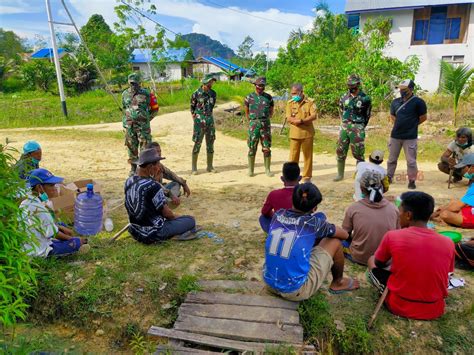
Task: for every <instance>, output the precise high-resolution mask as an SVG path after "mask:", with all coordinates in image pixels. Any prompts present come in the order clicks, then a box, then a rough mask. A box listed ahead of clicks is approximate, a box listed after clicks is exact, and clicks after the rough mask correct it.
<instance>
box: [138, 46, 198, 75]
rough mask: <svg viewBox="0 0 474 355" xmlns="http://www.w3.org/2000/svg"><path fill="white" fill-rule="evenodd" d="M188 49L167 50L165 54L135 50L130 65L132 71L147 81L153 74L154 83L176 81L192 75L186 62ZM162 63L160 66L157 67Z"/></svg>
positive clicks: (189, 65) (147, 50)
mask: <svg viewBox="0 0 474 355" xmlns="http://www.w3.org/2000/svg"><path fill="white" fill-rule="evenodd" d="M188 50H189V49H188V48H179V49H169V50H167V51H166V52H165V53H156V54H153V52H152V51H151V50H149V49H141V48H138V49H135V50H134V51H133V52H132V58H131V59H130V63H131V64H132V69H133V70H134V71H137V72H140V74H141V76H142V78H143V79H145V80H148V79H150V78H151V76H152V73H153V79H155V80H156V81H176V80H181V79H182V78H186V77H188V76H190V75H191V74H192V68H191V64H190V63H188V62H187V61H186V56H187V54H188ZM158 62H162V65H158Z"/></svg>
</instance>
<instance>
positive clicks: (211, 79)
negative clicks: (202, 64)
mask: <svg viewBox="0 0 474 355" xmlns="http://www.w3.org/2000/svg"><path fill="white" fill-rule="evenodd" d="M213 80H214V81H217V79H216V78H214V77H213V76H212V75H206V76H205V77H204V78H202V80H201V82H202V83H203V84H209V83H210V82H211V81H213Z"/></svg>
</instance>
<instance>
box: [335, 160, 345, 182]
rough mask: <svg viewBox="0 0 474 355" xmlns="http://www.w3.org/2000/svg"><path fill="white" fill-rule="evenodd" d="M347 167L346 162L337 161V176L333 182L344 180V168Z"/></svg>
mask: <svg viewBox="0 0 474 355" xmlns="http://www.w3.org/2000/svg"><path fill="white" fill-rule="evenodd" d="M345 167H346V161H345V160H338V161H337V176H336V178H335V179H334V180H333V181H341V180H342V179H344V168H345Z"/></svg>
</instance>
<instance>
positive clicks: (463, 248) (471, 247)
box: [454, 239, 474, 269]
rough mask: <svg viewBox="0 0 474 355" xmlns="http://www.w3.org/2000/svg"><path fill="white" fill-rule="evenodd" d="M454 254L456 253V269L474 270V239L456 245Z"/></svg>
mask: <svg viewBox="0 0 474 355" xmlns="http://www.w3.org/2000/svg"><path fill="white" fill-rule="evenodd" d="M454 252H455V253H456V261H457V263H456V267H460V268H462V269H474V239H471V240H469V241H467V242H464V243H463V242H459V243H456V245H455V246H454Z"/></svg>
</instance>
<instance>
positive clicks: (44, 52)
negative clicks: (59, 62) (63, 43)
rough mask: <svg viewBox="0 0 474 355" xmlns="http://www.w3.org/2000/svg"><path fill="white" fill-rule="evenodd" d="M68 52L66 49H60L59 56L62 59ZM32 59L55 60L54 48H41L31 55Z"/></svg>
mask: <svg viewBox="0 0 474 355" xmlns="http://www.w3.org/2000/svg"><path fill="white" fill-rule="evenodd" d="M65 52H66V50H65V49H64V48H58V54H59V56H60V57H61V55H62V54H64V53H65ZM31 58H34V59H45V58H47V59H51V58H53V48H41V49H40V50H37V51H36V52H34V53H33V54H32V55H31Z"/></svg>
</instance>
